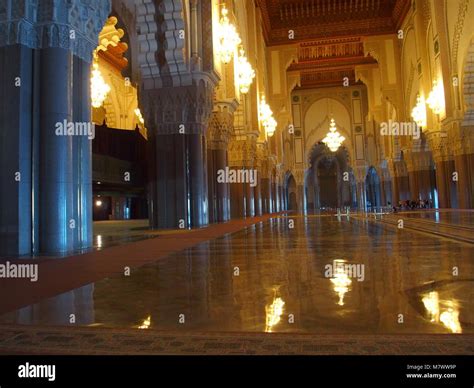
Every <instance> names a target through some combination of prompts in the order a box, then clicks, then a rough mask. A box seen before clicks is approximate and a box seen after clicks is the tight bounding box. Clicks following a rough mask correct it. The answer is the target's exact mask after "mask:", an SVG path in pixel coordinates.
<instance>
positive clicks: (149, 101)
mask: <svg viewBox="0 0 474 388" xmlns="http://www.w3.org/2000/svg"><path fill="white" fill-rule="evenodd" d="M213 91H214V84H213V83H211V82H209V83H204V82H199V83H197V84H193V85H189V86H180V87H173V88H160V89H151V90H142V92H141V94H140V106H142V107H143V112H144V116H145V120H146V122H147V126H148V127H149V128H155V130H156V134H158V135H171V134H203V135H205V134H206V131H207V127H208V123H209V119H210V116H211V113H212V107H213V104H212V98H213Z"/></svg>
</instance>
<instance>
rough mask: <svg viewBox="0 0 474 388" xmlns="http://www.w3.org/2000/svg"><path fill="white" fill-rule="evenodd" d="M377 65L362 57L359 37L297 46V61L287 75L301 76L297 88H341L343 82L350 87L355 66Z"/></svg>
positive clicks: (326, 40) (353, 77)
mask: <svg viewBox="0 0 474 388" xmlns="http://www.w3.org/2000/svg"><path fill="white" fill-rule="evenodd" d="M375 63H377V62H376V60H375V59H374V58H372V57H371V56H365V53H364V45H363V43H362V38H360V37H359V38H357V37H351V38H349V37H347V38H333V39H319V40H317V41H313V42H305V43H300V44H299V45H298V61H297V62H296V61H295V62H293V63H292V64H291V65H290V66H289V68H288V71H289V72H298V73H299V74H300V75H301V85H300V88H303V89H305V88H315V87H325V86H341V85H342V82H343V80H344V79H346V78H347V81H348V82H349V83H350V84H351V85H354V84H355V83H356V82H357V80H356V79H355V66H357V65H366V64H375Z"/></svg>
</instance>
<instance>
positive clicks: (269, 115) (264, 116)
mask: <svg viewBox="0 0 474 388" xmlns="http://www.w3.org/2000/svg"><path fill="white" fill-rule="evenodd" d="M260 122H261V123H262V125H263V127H264V128H265V133H266V134H267V135H268V136H269V137H272V136H273V134H274V133H275V130H276V127H277V122H276V120H275V119H274V118H273V112H272V110H271V109H270V106H269V105H268V104H267V103H266V101H265V97H262V101H260Z"/></svg>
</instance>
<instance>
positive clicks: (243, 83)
mask: <svg viewBox="0 0 474 388" xmlns="http://www.w3.org/2000/svg"><path fill="white" fill-rule="evenodd" d="M254 78H255V71H254V69H252V66H251V65H250V63H249V61H248V60H247V57H246V56H245V52H244V49H240V55H239V59H238V60H237V84H238V85H239V89H240V93H242V94H247V93H248V91H249V90H250V85H252V82H253V79H254Z"/></svg>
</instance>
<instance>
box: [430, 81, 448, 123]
mask: <svg viewBox="0 0 474 388" xmlns="http://www.w3.org/2000/svg"><path fill="white" fill-rule="evenodd" d="M426 103H427V104H428V106H429V107H430V109H431V110H432V111H433V113H434V114H437V115H439V114H441V113H442V112H444V108H445V103H444V88H443V84H442V83H441V82H438V80H434V81H433V89H431V92H430V95H429V96H428V99H427V100H426Z"/></svg>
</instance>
